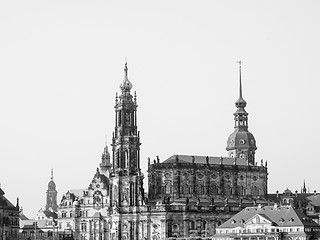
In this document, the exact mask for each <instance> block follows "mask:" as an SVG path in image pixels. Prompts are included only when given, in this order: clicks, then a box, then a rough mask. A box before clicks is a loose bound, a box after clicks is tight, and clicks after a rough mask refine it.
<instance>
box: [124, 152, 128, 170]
mask: <svg viewBox="0 0 320 240" xmlns="http://www.w3.org/2000/svg"><path fill="white" fill-rule="evenodd" d="M128 162H129V153H128V150H126V151H125V152H124V164H123V165H124V166H123V167H124V168H127V167H128Z"/></svg>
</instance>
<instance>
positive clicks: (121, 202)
mask: <svg viewBox="0 0 320 240" xmlns="http://www.w3.org/2000/svg"><path fill="white" fill-rule="evenodd" d="M124 70H125V77H124V80H123V82H122V84H121V85H120V89H121V94H120V96H118V95H116V100H115V130H114V133H113V136H112V144H111V146H112V156H110V154H109V152H108V148H107V146H106V147H105V149H104V152H103V154H102V158H101V164H100V167H99V168H97V171H96V173H95V174H94V177H93V180H92V182H91V183H90V184H89V187H88V188H85V189H80V190H70V191H68V192H67V193H66V194H64V195H63V197H62V200H61V202H60V204H59V206H58V231H59V236H60V239H63V238H67V237H68V238H75V239H97V240H98V239H106V240H107V239H111V240H115V239H119V240H120V239H132V240H138V239H152V240H160V239H171V238H180V239H199V238H203V239H210V238H211V237H212V236H213V235H214V233H215V229H216V227H217V226H219V225H220V224H221V223H223V222H225V221H226V220H227V219H229V218H230V217H231V216H233V215H234V214H235V213H237V212H239V211H241V209H243V208H244V207H246V206H252V205H256V204H266V196H267V176H268V172H267V166H266V163H265V164H263V163H262V162H261V164H260V165H259V166H258V165H257V163H256V162H255V159H254V156H255V150H256V142H255V139H254V137H253V135H252V134H251V133H249V132H248V114H247V113H246V112H245V110H244V108H245V106H246V103H245V101H244V100H243V98H242V88H241V78H240V97H239V99H240V100H238V101H237V102H236V107H237V112H236V113H235V114H234V116H235V130H234V132H233V133H232V134H231V135H230V137H229V138H228V145H227V150H228V151H229V157H224V158H222V157H211V156H187V155H174V156H172V157H170V158H169V159H167V160H165V161H163V162H160V159H159V158H157V159H156V160H154V162H153V163H151V162H150V159H149V163H148V181H149V186H148V195H146V194H145V191H144V187H143V181H144V175H143V173H142V172H141V168H140V145H141V143H140V133H139V131H138V127H137V97H136V94H135V93H134V95H131V89H132V84H131V82H130V81H129V79H128V68H127V64H126V65H125V69H124Z"/></svg>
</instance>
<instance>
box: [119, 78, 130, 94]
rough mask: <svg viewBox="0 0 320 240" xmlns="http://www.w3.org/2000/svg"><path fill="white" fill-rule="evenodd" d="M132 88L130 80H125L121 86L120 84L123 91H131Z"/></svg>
mask: <svg viewBox="0 0 320 240" xmlns="http://www.w3.org/2000/svg"><path fill="white" fill-rule="evenodd" d="M131 88H132V83H131V82H130V81H129V80H128V79H125V80H124V81H123V82H122V83H121V84H120V89H121V90H122V91H130V90H131Z"/></svg>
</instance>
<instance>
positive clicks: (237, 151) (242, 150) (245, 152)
mask: <svg viewBox="0 0 320 240" xmlns="http://www.w3.org/2000/svg"><path fill="white" fill-rule="evenodd" d="M239 83H240V84H239V99H238V100H237V101H236V103H235V105H236V107H237V111H236V112H235V113H234V114H233V115H234V121H235V126H234V132H233V133H231V135H230V136H229V138H228V142H227V147H226V149H227V151H228V153H229V157H234V158H245V159H247V160H248V162H249V163H251V164H254V160H255V151H256V150H257V146H256V141H255V139H254V136H253V135H252V133H250V132H249V131H248V113H247V112H246V110H245V107H246V105H247V102H246V101H245V100H244V99H243V97H242V82H241V61H239Z"/></svg>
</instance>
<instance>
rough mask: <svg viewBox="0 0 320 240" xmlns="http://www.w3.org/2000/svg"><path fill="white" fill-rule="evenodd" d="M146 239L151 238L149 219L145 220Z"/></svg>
mask: <svg viewBox="0 0 320 240" xmlns="http://www.w3.org/2000/svg"><path fill="white" fill-rule="evenodd" d="M147 239H148V240H149V239H151V220H150V219H148V220H147Z"/></svg>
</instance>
